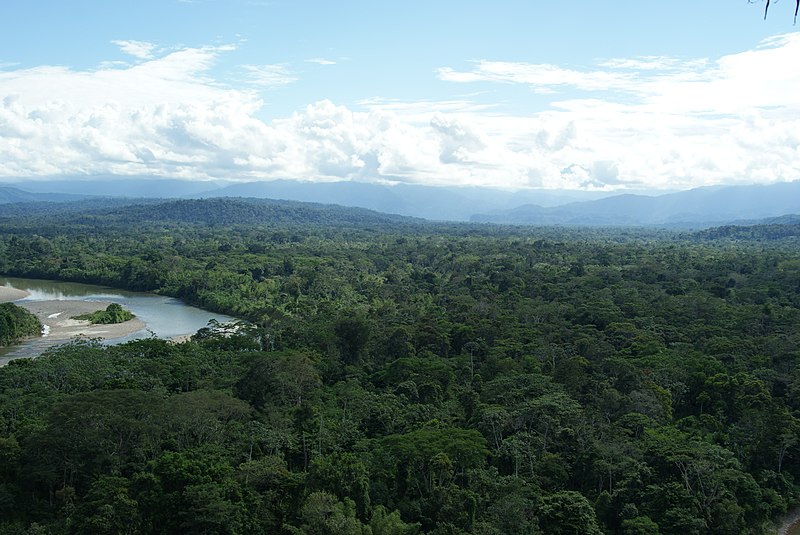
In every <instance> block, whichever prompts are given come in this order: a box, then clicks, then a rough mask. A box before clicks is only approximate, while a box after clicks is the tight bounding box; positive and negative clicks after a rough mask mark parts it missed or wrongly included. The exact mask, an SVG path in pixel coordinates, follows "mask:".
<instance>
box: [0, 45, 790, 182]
mask: <svg viewBox="0 0 800 535" xmlns="http://www.w3.org/2000/svg"><path fill="white" fill-rule="evenodd" d="M120 43H122V42H118V43H117V44H118V45H119V46H121V47H123V49H124V47H127V48H128V53H130V54H133V55H134V57H136V58H137V62H136V63H135V64H118V63H115V64H103V65H101V66H100V67H98V68H96V69H93V70H75V69H70V68H67V67H55V66H39V67H34V68H25V69H20V68H17V69H14V68H10V69H7V70H0V177H7V178H11V177H36V176H60V175H78V174H83V175H98V174H103V175H157V176H171V177H180V178H190V179H206V178H228V179H242V180H255V179H274V178H297V179H304V180H363V181H378V182H420V183H435V184H481V185H495V186H505V187H528V186H536V187H551V188H556V187H558V188H588V189H613V188H625V187H634V186H636V187H647V186H650V187H684V186H685V187H688V186H693V185H702V184H712V183H719V182H729V181H739V182H756V181H760V182H770V181H778V180H793V179H797V178H800V91H798V89H800V74H798V72H796V70H792V69H789V68H787V65H791V64H792V61H793V60H794V58H796V57H798V55H800V36H798V35H797V34H792V35H787V36H779V37H776V38H774V39H771V40H769V41H767V42H764V43H762V44H761V45H760V46H759V47H758V48H755V49H753V50H750V51H746V52H743V53H740V54H733V55H729V56H725V57H722V58H718V59H716V60H711V59H702V58H701V59H680V58H679V59H675V58H663V57H645V58H630V59H625V58H614V59H609V60H604V61H600V62H598V63H597V64H596V65H594V66H592V67H590V68H587V69H575V68H564V67H561V66H557V65H533V64H521V63H512V62H478V63H476V64H474V65H473V67H474V68H473V69H472V70H469V71H457V70H455V69H441V70H440V71H439V76H440V77H441V78H442V79H443V80H447V81H450V82H453V83H460V84H463V83H475V82H490V83H502V84H522V85H524V86H529V87H531V88H532V89H534V90H536V91H540V92H544V91H550V92H552V93H553V96H552V97H548V98H550V105H549V107H547V109H544V110H540V111H536V112H530V113H515V112H512V111H508V109H509V107H508V106H505V107H503V106H500V104H499V103H498V102H491V101H488V100H487V99H486V98H485V95H478V97H481V98H480V99H478V98H475V99H473V98H474V96H466V97H459V98H453V99H449V100H439V101H436V100H423V101H413V102H408V101H402V100H387V99H384V98H379V97H376V98H372V99H368V100H363V101H361V102H360V103H358V104H357V105H356V106H349V107H348V106H342V105H337V104H335V103H333V102H331V101H329V100H321V101H319V102H313V103H309V104H308V105H307V106H305V107H304V108H302V109H299V110H298V111H296V112H295V113H293V114H291V115H288V116H284V117H278V118H274V119H272V120H270V121H265V120H263V119H262V118H260V116H261V112H262V106H263V103H262V100H261V97H260V93H259V91H260V90H264V89H269V88H272V87H278V86H281V85H285V84H288V83H293V82H295V81H296V75H295V74H294V73H293V72H292V71H291V69H290V68H289V67H288V66H287V65H284V64H277V65H247V66H243V67H242V69H243V71H244V72H245V73H246V77H247V80H248V82H249V83H248V84H244V86H243V87H232V86H230V85H227V84H225V83H222V82H221V81H220V80H218V79H215V78H214V77H213V76H212V75H211V72H212V67H213V66H214V65H215V64H216V63H217V62H218V61H219V59H220V56H222V55H224V54H227V53H230V52H231V51H232V50H234V48H233V47H232V46H217V47H194V48H183V49H179V50H171V51H169V52H165V51H164V50H160V49H158V48H157V47H148V46H138V45H136V46H133V45H130V43H131V42H128V41H125V42H124V43H125V45H121V44H120ZM134 52H135V53H134ZM137 54H138V55H137ZM54 88H55V89H54ZM575 89H578V90H580V91H582V92H585V93H586V94H588V95H589V96H588V97H584V98H576V97H575V95H576V94H575V93H574V90H575ZM580 94H583V93H578V95H580Z"/></svg>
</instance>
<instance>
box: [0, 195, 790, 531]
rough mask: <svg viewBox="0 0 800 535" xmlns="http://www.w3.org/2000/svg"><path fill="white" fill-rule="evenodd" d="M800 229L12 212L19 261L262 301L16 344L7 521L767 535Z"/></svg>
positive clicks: (295, 206)
mask: <svg viewBox="0 0 800 535" xmlns="http://www.w3.org/2000/svg"><path fill="white" fill-rule="evenodd" d="M798 235H800V225H798V224H797V222H796V221H790V222H788V223H786V224H770V225H753V226H748V227H725V228H717V229H709V230H705V231H697V232H693V231H666V230H657V229H646V228H640V229H624V228H558V227H504V226H492V225H477V224H436V223H428V222H424V221H422V220H416V219H410V218H401V217H395V216H384V215H382V214H378V213H375V212H369V211H367V210H355V209H343V208H336V207H329V206H323V205H309V204H301V203H279V202H252V201H246V200H241V199H240V200H235V199H227V200H222V199H213V200H208V201H172V202H168V203H163V204H159V203H154V202H153V203H148V204H142V205H137V206H132V207H117V206H114V207H108V208H104V209H98V210H95V211H80V212H74V211H72V212H71V211H59V210H58V209H57V206H49V205H41V206H39V207H38V208H36V209H33V208H31V209H20V210H19V212H18V213H11V212H6V215H5V216H3V217H0V274H5V275H10V276H20V277H33V278H43V279H57V280H66V281H79V282H89V283H97V284H103V285H109V286H113V287H118V288H124V289H131V290H144V291H151V292H156V293H160V294H164V295H170V296H175V297H179V298H181V299H182V300H184V301H186V302H188V303H191V304H195V305H198V306H202V307H204V308H206V309H209V310H214V311H219V312H224V313H227V314H230V315H233V316H235V317H237V318H241V320H242V321H241V322H240V323H238V324H237V326H236V328H235V329H232V328H231V327H230V326H226V325H220V324H215V323H211V324H209V325H208V327H207V328H205V329H202V330H200V331H198V332H197V333H196V334H195V335H194V336H193V337H192V338H191V340H189V341H187V342H184V343H173V342H171V341H167V340H160V339H156V338H150V339H146V340H140V341H134V342H128V343H124V344H120V345H104V344H101V343H100V342H99V341H97V340H85V339H84V340H80V339H79V340H75V341H73V342H71V343H68V344H65V345H63V346H60V347H57V348H55V349H51V350H48V351H47V352H46V353H45V354H43V355H41V356H40V357H38V358H35V359H19V360H15V361H12V362H11V363H9V365H8V366H5V367H3V368H0V532H1V533H9V534H20V535H22V534H31V535H32V534H54V535H55V534H84V533H85V534H135V533H143V534H144V533H147V534H150V533H158V534H162V533H163V534H167V533H226V534H231V535H233V534H251V533H276V534H277V533H283V534H308V535H328V534H330V535H339V534H348V535H349V534H354V535H355V534H372V535H411V534H422V533H430V534H452V535H455V534H467V533H469V534H480V535H500V534H536V533H541V534H554V535H559V534H564V535H566V534H588V535H597V534H612V533H613V534H617V533H618V534H624V535H633V534H637V535H639V534H665V535H666V534H680V535H690V534H720V535H722V534H767V533H772V532H773V531H771V530H774V529H775V527H776V523H777V522H778V521H779V519H780V518H781V517H782V515H784V514H786V513H787V511H790V510H792V509H793V508H794V507H796V506H797V505H798V503H800V419H798V417H800V247H798V245H800V238H798ZM7 317H8V318H11V319H8V321H7V323H9V325H11V323H12V322H13V321H14V318H16V317H17V316H15V315H14V314H12V313H8V314H7ZM2 318H6V316H2ZM2 321H4V322H6V319H2ZM20 321H23V320H22V319H20ZM2 325H5V323H2V324H0V326H2ZM8 329H11V327H8Z"/></svg>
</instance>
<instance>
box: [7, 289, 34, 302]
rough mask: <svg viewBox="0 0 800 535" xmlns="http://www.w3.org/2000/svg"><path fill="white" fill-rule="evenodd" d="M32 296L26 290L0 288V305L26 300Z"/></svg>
mask: <svg viewBox="0 0 800 535" xmlns="http://www.w3.org/2000/svg"><path fill="white" fill-rule="evenodd" d="M29 295H30V294H29V293H28V292H26V291H25V290H17V289H16V288H11V287H10V286H0V303H8V302H11V301H16V300H17V299H24V298H26V297H28V296H29Z"/></svg>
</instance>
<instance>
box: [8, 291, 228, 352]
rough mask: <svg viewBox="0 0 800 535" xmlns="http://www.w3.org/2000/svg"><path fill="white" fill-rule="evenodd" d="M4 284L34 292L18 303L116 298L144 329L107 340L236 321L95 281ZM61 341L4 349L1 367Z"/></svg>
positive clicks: (32, 342) (189, 330)
mask: <svg viewBox="0 0 800 535" xmlns="http://www.w3.org/2000/svg"><path fill="white" fill-rule="evenodd" d="M0 286H10V287H12V288H17V289H19V290H25V291H27V292H29V293H30V295H29V296H28V297H26V298H25V299H24V300H21V301H16V303H17V304H20V303H22V302H23V301H54V300H57V301H63V300H68V301H112V302H114V303H119V304H121V305H124V306H125V307H126V308H128V309H129V310H130V311H131V312H133V313H134V314H135V315H136V317H137V318H138V319H140V320H141V321H142V322H144V324H145V328H144V329H141V330H139V331H137V332H135V333H133V334H130V335H127V336H124V337H121V338H112V339H109V340H106V342H107V343H120V342H127V341H129V340H135V339H139V338H147V337H150V336H153V335H155V336H157V337H159V338H174V337H176V336H183V335H189V334H194V333H195V332H197V330H198V329H201V328H203V327H205V326H206V325H207V324H208V321H209V320H210V319H215V320H217V321H219V322H220V323H225V322H228V321H235V318H232V317H231V316H226V315H225V314H217V313H215V312H208V311H206V310H202V309H200V308H197V307H192V306H189V305H187V304H185V303H183V302H182V301H180V300H179V299H175V298H173V297H164V296H161V295H155V294H151V293H143V292H128V291H125V290H117V289H115V288H107V287H104V286H95V285H92V284H79V283H74V282H60V281H47V280H38V279H20V278H15V277H0ZM59 343H64V341H63V340H60V341H57V340H48V339H47V337H41V338H34V339H31V340H26V341H24V342H22V343H20V344H16V345H13V346H9V347H5V348H0V366H3V365H5V364H6V363H7V362H8V361H10V360H13V359H15V358H20V357H35V356H37V355H39V354H41V353H42V351H44V350H45V349H47V348H48V347H50V346H53V345H57V344H59Z"/></svg>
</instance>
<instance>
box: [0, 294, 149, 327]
mask: <svg viewBox="0 0 800 535" xmlns="http://www.w3.org/2000/svg"><path fill="white" fill-rule="evenodd" d="M4 289H5V290H8V289H9V288H4ZM17 304H18V305H19V306H21V307H23V308H25V309H27V310H28V311H30V312H31V313H33V314H35V315H36V317H37V318H39V321H41V322H42V325H44V326H45V331H46V332H47V335H46V338H49V339H51V340H69V339H70V338H72V337H74V336H86V337H88V338H103V339H106V338H120V337H122V336H127V335H129V334H132V333H135V332H136V331H141V330H142V329H144V327H145V324H144V322H142V321H141V320H140V319H138V318H134V319H132V320H129V321H126V322H123V323H115V324H111V325H92V324H91V323H89V322H88V321H86V320H74V319H72V317H73V316H80V315H81V314H87V313H90V312H96V311H98V310H105V308H106V307H107V306H108V305H109V304H111V303H110V302H103V301H22V302H20V303H17Z"/></svg>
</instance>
